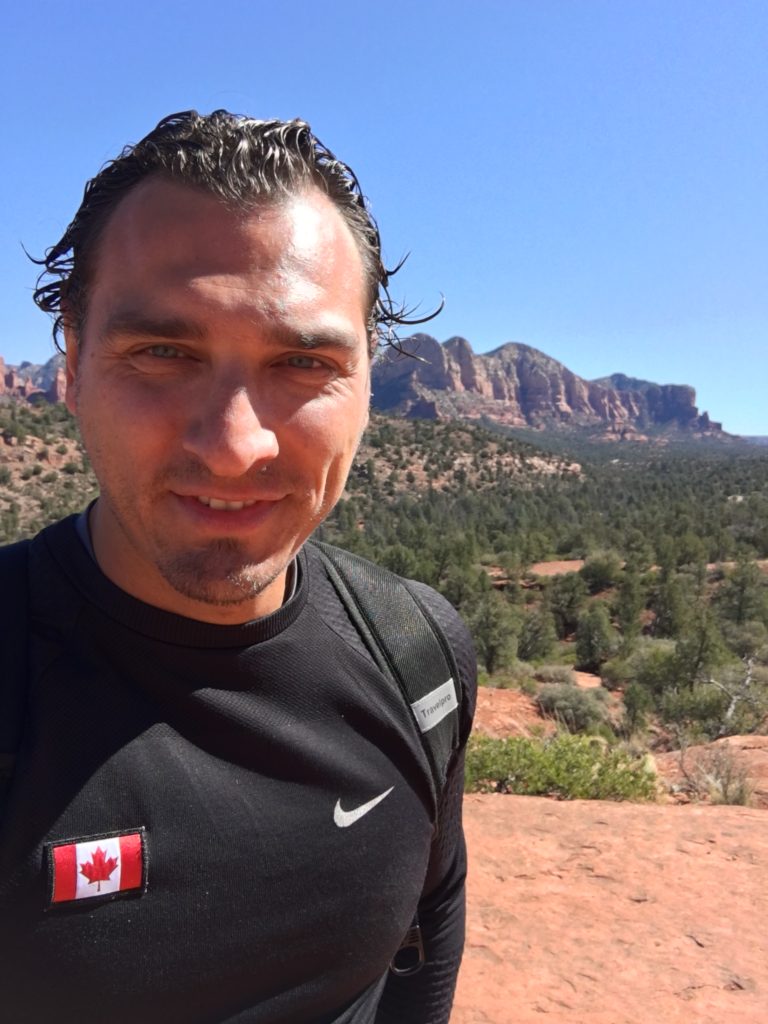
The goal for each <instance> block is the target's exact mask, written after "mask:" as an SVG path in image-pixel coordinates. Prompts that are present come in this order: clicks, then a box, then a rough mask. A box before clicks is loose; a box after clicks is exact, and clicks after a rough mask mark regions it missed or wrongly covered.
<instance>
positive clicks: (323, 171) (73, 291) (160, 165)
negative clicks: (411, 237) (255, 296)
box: [33, 110, 442, 350]
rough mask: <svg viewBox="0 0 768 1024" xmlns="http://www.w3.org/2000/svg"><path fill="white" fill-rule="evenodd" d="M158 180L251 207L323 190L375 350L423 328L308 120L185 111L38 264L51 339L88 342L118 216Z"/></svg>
mask: <svg viewBox="0 0 768 1024" xmlns="http://www.w3.org/2000/svg"><path fill="white" fill-rule="evenodd" d="M152 175H156V176H158V177H164V178H167V179H170V180H171V181H177V182H180V183H184V184H189V185H193V186H196V187H198V188H202V189H204V190H205V191H206V192H208V193H210V194H212V195H214V196H218V197H219V198H220V199H221V200H222V201H223V202H226V203H232V204H238V205H243V206H246V207H247V206H248V205H249V204H250V203H252V202H254V201H258V200H261V199H265V198H266V199H275V200H279V199H280V198H282V197H284V196H287V195H295V194H296V193H299V192H301V191H302V190H303V189H304V188H306V187H307V186H309V185H316V186H317V187H318V188H320V189H322V190H323V191H324V192H325V193H326V195H327V196H328V197H329V199H330V200H331V201H332V202H333V203H334V204H335V206H336V208H337V209H338V211H339V213H340V214H341V215H342V217H343V218H344V220H345V221H346V223H347V226H348V227H349V229H350V231H351V232H352V235H353V237H354V239H355V242H356V244H357V247H358V250H359V252H360V256H361V258H362V261H363V269H364V272H365V277H366V281H367V321H368V327H369V332H370V336H371V346H372V348H373V347H374V346H375V344H376V343H377V342H378V341H382V342H385V343H388V344H390V345H392V346H393V347H395V348H399V347H400V340H399V338H398V335H397V328H398V327H401V326H412V325H414V324H419V323H425V322H426V321H427V320H430V319H432V317H433V316H436V315H437V313H438V312H439V311H440V309H441V308H442V303H441V304H440V307H439V308H438V309H437V310H436V311H435V312H433V313H430V314H429V315H428V316H422V317H418V318H417V317H414V316H413V312H414V311H413V310H409V309H406V308H405V307H404V306H401V305H397V304H396V303H395V302H393V300H392V298H391V296H390V293H389V281H390V278H391V277H392V275H393V274H394V273H396V272H397V271H398V270H399V269H400V267H401V266H402V264H403V261H402V260H401V261H400V263H398V264H397V266H395V267H394V268H393V269H391V270H387V268H386V267H385V266H384V264H383V262H382V256H381V238H380V236H379V229H378V227H377V225H376V221H375V220H374V218H373V216H372V214H371V212H370V210H369V209H368V204H367V202H366V199H365V196H364V195H363V193H362V190H361V188H360V183H359V182H358V180H357V176H356V175H355V173H354V171H353V170H352V169H351V168H350V167H349V166H348V165H347V164H345V163H342V161H341V160H339V159H337V158H336V156H334V154H333V153H332V152H331V151H330V150H329V149H328V148H327V147H326V146H324V145H323V144H322V142H320V140H319V139H318V138H317V137H316V136H315V135H314V134H313V133H312V130H311V129H310V127H309V125H308V124H306V122H304V121H300V120H293V121H276V120H272V121H258V120H255V119H254V118H251V117H242V116H239V115H236V114H231V113H230V112H229V111H227V110H215V111H213V113H211V114H199V113H198V112H197V111H196V110H187V111H184V112H182V113H178V114H171V115H169V116H168V117H164V118H163V119H162V121H160V122H159V123H158V125H157V127H156V128H154V129H153V130H152V131H151V132H150V133H149V134H148V135H147V136H145V138H143V139H142V140H141V141H140V142H137V143H136V144H135V145H131V146H126V147H125V149H123V151H122V152H121V153H120V155H119V156H118V157H117V158H116V159H114V160H110V161H109V162H108V163H107V164H105V165H104V167H103V168H102V169H101V170H100V171H99V173H98V174H97V175H96V177H94V178H92V179H91V180H90V181H89V182H88V183H87V184H86V186H85V193H84V195H83V201H82V203H81V204H80V208H79V209H78V211H77V213H76V214H75V216H74V219H73V220H72V222H71V224H70V225H69V227H68V228H67V230H66V231H65V232H64V234H63V236H62V237H61V239H60V240H59V241H58V242H57V243H56V244H55V245H53V246H52V247H51V248H50V249H48V250H47V251H46V253H45V256H44V257H43V258H42V259H39V260H33V262H35V263H37V264H38V266H41V267H42V268H43V270H42V271H41V273H40V276H39V277H38V280H37V288H36V290H35V293H34V301H35V303H36V304H37V305H38V306H39V307H40V309H42V310H43V311H44V312H45V313H49V314H50V315H51V316H52V317H53V340H54V344H55V345H56V347H57V348H58V349H59V350H61V345H60V338H61V333H62V328H63V326H64V324H65V323H66V325H67V326H70V325H71V326H72V327H74V329H75V330H76V332H77V333H78V334H81V332H82V328H83V325H84V323H85V317H86V312H87V305H88V284H89V281H90V279H91V277H92V275H93V269H94V260H95V252H96V250H97V248H98V242H99V238H100V236H101V234H102V232H103V231H104V228H105V226H106V224H107V223H108V221H109V218H110V216H111V215H112V213H113V211H114V209H115V207H116V206H117V204H118V203H119V202H120V200H121V199H122V198H123V197H124V196H125V195H126V193H127V192H129V191H130V189H132V188H133V187H134V186H135V185H137V184H138V183H139V182H141V181H143V180H144V179H146V178H148V177H150V176H152Z"/></svg>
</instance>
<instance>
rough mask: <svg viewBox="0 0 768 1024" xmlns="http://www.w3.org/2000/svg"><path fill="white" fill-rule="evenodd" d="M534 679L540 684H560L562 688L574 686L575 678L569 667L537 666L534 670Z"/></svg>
mask: <svg viewBox="0 0 768 1024" xmlns="http://www.w3.org/2000/svg"><path fill="white" fill-rule="evenodd" d="M534 678H536V679H538V681H539V682H540V683H560V684H561V685H563V686H574V685H575V684H576V677H575V676H574V674H573V669H572V668H571V666H570V665H539V667H538V668H537V669H535V670H534Z"/></svg>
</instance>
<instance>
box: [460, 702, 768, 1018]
mask: <svg viewBox="0 0 768 1024" xmlns="http://www.w3.org/2000/svg"><path fill="white" fill-rule="evenodd" d="M477 721H478V727H479V728H480V729H482V730H483V731H486V732H488V733H491V734H493V735H499V736H501V735H510V734H516V735H521V734H523V735H530V734H531V732H532V731H535V730H536V729H537V728H538V727H540V719H539V718H538V716H537V715H536V711H535V707H534V706H533V702H532V701H531V700H530V698H527V697H525V696H524V695H523V694H520V693H518V692H516V691H513V690H507V691H502V690H485V689H481V691H480V700H479V707H478V718H477ZM736 740H738V741H739V743H736ZM741 740H744V741H745V742H744V743H743V744H741V742H740V741H741ZM763 740H766V738H765V737H740V738H733V742H734V745H735V746H736V747H737V751H736V752H737V753H738V754H739V755H740V756H741V755H742V754H743V756H744V757H746V758H749V759H750V760H748V762H746V763H748V765H749V767H750V778H757V779H758V786H757V788H759V785H762V783H761V782H760V781H759V772H758V774H757V775H755V772H754V770H753V768H754V763H755V762H756V763H757V764H758V765H760V764H764V763H765V761H768V740H766V742H765V743H763ZM746 741H748V742H746ZM744 748H748V749H744ZM695 753H696V752H695V751H693V750H691V751H689V752H688V754H687V755H686V757H687V758H688V757H689V756H692V755H694V754H695ZM663 757H670V758H672V759H673V760H674V755H663V756H662V758H663ZM657 760H661V759H657ZM678 760H679V758H678ZM659 767H660V768H661V767H663V766H662V765H661V764H660V765H659ZM664 770H665V771H666V770H667V769H666V768H665V769H664ZM669 771H670V778H672V777H673V776H674V772H673V771H672V769H671V768H670V769H669ZM767 781H768V780H767ZM465 821H466V831H467V841H468V845H469V853H470V872H469V881H468V893H469V908H468V938H467V947H466V952H465V958H464V963H463V965H462V969H461V974H460V976H459V985H458V991H457V995H456V1004H455V1009H454V1012H453V1015H452V1018H451V1022H452V1024H542V1022H543V1021H545V1020H551V1021H553V1022H557V1024H737V1022H738V1024H745V1022H749V1024H765V1022H768V814H766V813H765V811H764V810H760V809H759V808H744V807H724V806H707V805H701V804H688V805H684V806H678V805H675V804H669V803H667V804H654V805H641V804H616V803H599V802H590V801H573V802H556V801H552V800H545V799H542V798H537V797H512V796H501V795H493V796H480V795H474V794H473V795H469V796H467V797H466V800H465Z"/></svg>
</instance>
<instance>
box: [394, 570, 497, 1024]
mask: <svg viewBox="0 0 768 1024" xmlns="http://www.w3.org/2000/svg"><path fill="white" fill-rule="evenodd" d="M413 586H414V589H417V592H418V596H419V598H420V599H421V600H422V601H423V602H424V604H426V605H427V606H428V607H429V609H430V611H431V612H432V614H433V615H434V617H435V618H436V620H437V621H438V623H439V625H440V626H441V627H442V629H443V632H444V633H445V634H446V636H447V637H448V638H449V639H450V641H451V647H452V649H453V653H454V657H455V659H456V664H457V667H458V670H459V676H460V680H459V681H458V682H459V683H460V685H461V690H462V698H461V700H462V705H461V729H460V736H461V745H460V749H459V750H458V751H457V752H456V755H455V756H454V759H453V763H452V765H451V767H450V770H449V773H448V778H447V781H446V785H445V788H444V790H443V793H442V798H441V801H440V806H439V812H438V829H437V833H436V835H435V839H434V841H433V844H432V854H431V857H430V862H429V868H428V871H427V877H426V881H425V884H424V890H423V893H422V897H421V900H420V902H419V908H418V915H419V924H420V926H421V933H422V939H423V942H424V953H425V963H424V966H423V967H422V968H421V970H420V971H418V972H417V973H416V974H413V975H410V976H405V977H403V976H398V975H394V974H392V973H391V972H390V974H389V976H388V978H387V981H386V985H385V988H384V993H383V995H382V998H381V1002H380V1004H379V1010H378V1013H377V1016H376V1024H448V1020H449V1018H450V1014H451V1006H452V1005H453V995H454V991H455V988H456V978H457V975H458V971H459V965H460V963H461V955H462V951H463V948H464V919H465V914H464V910H465V879H466V872H467V857H466V847H465V843H464V831H463V828H462V820H461V809H462V800H463V795H464V748H465V746H466V742H467V739H468V737H469V733H470V730H471V728H472V716H473V714H474V708H475V696H476V687H477V662H476V659H475V653H474V649H473V647H472V641H471V638H470V636H469V632H468V630H467V628H466V626H465V625H464V623H463V622H462V621H461V619H460V618H459V616H458V615H457V613H456V612H455V610H454V609H453V608H452V607H451V606H450V605H449V604H448V603H447V602H446V601H445V600H444V599H443V598H442V597H440V595H438V594H436V593H435V592H434V591H432V590H430V589H429V588H428V587H424V586H423V585H413Z"/></svg>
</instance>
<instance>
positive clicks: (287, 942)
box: [0, 517, 474, 1024]
mask: <svg viewBox="0 0 768 1024" xmlns="http://www.w3.org/2000/svg"><path fill="white" fill-rule="evenodd" d="M297 570H298V574H299V581H298V586H297V589H296V593H295V595H294V596H293V597H292V598H291V599H290V600H289V601H288V602H287V603H286V604H285V605H283V607H282V608H280V609H278V610H277V611H276V612H274V613H273V614H272V615H269V616H267V617H265V618H263V619H259V620H256V621H253V622H250V623H246V624H245V625H242V626H216V625H211V624H207V623H202V622H197V621H193V620H190V619H186V618H183V617H181V616H176V615H173V614H170V613H168V612H163V611H160V610H158V609H156V608H153V607H151V606H149V605H146V604H143V603H142V602H140V601H137V600H136V599H134V598H132V597H130V596H129V595H128V594H126V593H125V592H124V591H122V590H120V589H119V588H117V587H115V586H114V585H113V584H112V583H111V582H110V581H109V580H108V579H107V578H106V577H105V576H104V575H103V574H102V573H101V571H100V570H99V569H98V566H96V565H95V563H94V562H93V561H92V559H91V558H90V557H89V555H88V554H87V552H86V551H85V549H84V548H83V545H82V544H81V542H80V540H79V539H78V537H77V534H76V530H75V525H74V517H73V518H70V519H67V520H64V521H63V522H61V523H58V524H56V525H54V526H53V527H49V528H48V529H47V530H45V531H43V533H41V534H40V535H39V536H38V537H37V538H36V539H35V541H34V542H33V544H32V547H31V552H30V575H31V594H30V603H31V626H30V628H31V637H32V642H31V655H30V656H31V681H30V686H29V694H28V698H29V708H28V713H27V723H26V726H25V733H24V738H23V743H22V748H21V750H20V752H19V757H18V760H17V768H16V773H15V777H14V782H13V785H12V789H11V793H10V797H9V802H8V805H7V809H6V817H5V820H4V823H3V830H2V837H1V838H0V1018H1V1019H2V1020H3V1021H8V1022H9V1024H44V1022H45V1024H47V1022H49V1021H52V1020H59V1021H65V1022H67V1024H69V1022H70V1021H96V1022H99V1024H101V1022H109V1024H122V1022H126V1024H127V1022H131V1024H135V1022H136V1021H142V1022H143V1024H154V1022H158V1024H159V1022H162V1024H176V1022H178V1024H223V1022H227V1024H236V1022H237V1024H246V1022H248V1024H251V1022H253V1024H256V1022H258V1024H303V1022H311V1024H373V1022H374V1021H375V1022H376V1024H382V1022H389V1021H391V1022H397V1024H410V1022H413V1024H445V1022H447V1021H448V1017H449V1014H450V1005H451V1001H452V996H453V989H454V985H455V976H456V972H457V970H458V964H459V960H460V957H461V949H462V946H463V937H464V877H465V869H466V861H465V851H464V843H463V835H462V830H461V797H462V774H463V772H462V767H463V766H462V761H463V757H461V756H459V757H458V758H457V759H456V763H455V764H454V765H453V767H452V770H451V772H450V774H449V780H448V784H447V786H446V789H445V791H444V793H443V796H442V800H441V805H440V807H439V808H437V809H436V808H435V807H434V806H433V800H432V798H431V795H430V784H429V779H430V775H429V768H428V765H427V762H426V758H425V754H424V751H423V748H422V746H421V743H420V740H419V737H418V734H417V732H416V729H415V725H414V723H413V721H412V720H411V718H410V714H409V712H408V710H407V708H406V707H405V704H404V702H403V698H402V697H401V696H400V695H399V694H398V693H396V692H395V691H394V689H393V687H392V686H391V684H389V683H387V682H386V681H385V680H384V678H383V677H382V676H381V675H380V673H379V672H378V670H377V669H376V668H375V666H374V665H373V663H372V661H371V659H370V657H369V655H368V653H367V651H366V649H365V647H364V646H363V644H362V642H361V641H360V639H359V637H358V636H357V633H356V631H355V629H354V627H353V625H352V624H351V622H350V621H349V619H348V617H347V615H346V612H345V611H344V609H343V607H342V605H341V603H340V602H339V600H338V599H337V597H336V594H335V591H334V590H333V588H332V586H331V584H330V582H329V581H328V579H327V578H326V576H325V572H324V569H323V566H322V563H321V561H320V559H319V558H318V556H317V554H316V553H315V552H314V551H313V550H312V548H311V546H310V547H307V548H306V549H305V550H303V551H302V552H301V553H300V555H299V557H298V560H297ZM419 596H420V597H421V598H422V600H424V601H425V603H427V604H428V605H429V607H430V609H431V610H432V612H433V614H434V615H435V616H436V617H437V618H438V620H439V621H440V623H441V625H442V626H443V628H444V629H445V631H446V633H447V635H448V636H449V637H451V638H452V639H453V648H454V653H455V656H456V660H457V663H458V666H459V671H460V675H461V682H462V687H463V690H464V696H463V700H462V706H461V716H462V721H461V735H462V739H463V742H465V741H466V738H467V735H468V733H469V729H470V725H471V714H472V710H473V706H474V657H473V652H472V646H471V642H470V640H469V637H468V634H467V632H466V629H465V628H464V626H463V625H462V623H461V621H460V620H459V618H458V616H457V615H456V613H455V612H454V611H453V609H452V608H451V607H450V606H449V605H448V604H447V603H446V602H445V601H444V600H443V599H442V598H441V597H440V596H439V595H437V594H435V593H434V591H431V590H429V588H427V587H423V586H421V585H419ZM454 713H455V712H454ZM382 794H386V795H383V796H382ZM376 797H380V798H381V799H379V801H378V802H377V803H376V804H375V805H374V806H371V808H370V809H368V810H367V811H365V813H363V814H361V815H360V816H359V817H358V818H356V819H355V820H354V821H353V822H352V823H351V824H349V825H347V826H346V827H339V826H338V824H336V822H335V820H334V809H335V808H336V805H337V803H338V804H340V806H341V807H342V808H344V809H345V812H346V813H347V815H349V812H350V811H351V810H354V809H356V808H361V807H362V806H363V805H364V804H367V803H368V802H370V801H372V800H373V799H374V798H376ZM436 810H437V820H438V822H439V826H438V828H437V830H435V829H434V827H433V823H434V820H435V813H436ZM347 820H349V818H347ZM120 834H122V835H123V836H124V837H125V838H126V841H127V842H129V843H134V844H137V843H138V844H140V846H141V852H142V856H141V858H139V860H136V859H135V857H134V861H133V862H132V863H133V867H132V868H130V869H129V868H128V867H121V868H120V871H122V872H123V874H122V876H120V872H119V871H118V870H116V865H117V864H118V862H119V861H120V860H121V859H122V860H123V861H125V864H128V863H129V860H128V847H126V848H125V849H124V848H123V847H120V852H123V853H125V854H126V856H125V857H123V858H121V857H120V856H119V855H117V854H116V855H115V856H114V857H110V856H109V853H110V851H112V852H114V851H115V850H116V849H117V848H116V847H114V846H112V847H109V846H107V843H106V839H105V840H104V841H102V840H99V842H100V843H101V846H99V849H98V850H97V851H96V853H94V852H93V846H92V845H91V846H90V847H88V851H89V853H88V855H86V854H83V853H82V851H83V849H84V847H82V846H80V847H78V846H76V845H75V844H77V843H79V842H81V841H90V840H91V839H92V838H93V837H97V838H98V837H106V838H109V839H111V840H112V842H113V844H114V842H116V841H117V840H116V839H115V837H116V836H119V835H120ZM98 845H99V844H97V846H98ZM137 848H138V847H136V846H135V845H134V847H133V850H134V854H135V852H136V849H137ZM65 855H66V856H65ZM67 856H68V857H69V861H67V860H66V857H67ZM57 857H59V859H58V860H57V859H56V858H57ZM99 857H100V858H101V860H99ZM61 858H63V859H61ZM70 862H71V864H70ZM65 864H70V867H71V879H70V875H68V874H67V872H66V871H65V869H64V866H62V865H65ZM57 871H58V874H56V872H57ZM131 872H133V874H131ZM75 875H77V878H78V879H79V882H78V885H79V887H80V889H81V890H85V892H86V898H83V899H71V898H69V897H70V896H71V895H72V894H71V893H70V894H68V892H67V891H66V890H67V884H69V883H68V882H67V879H70V880H73V879H74V878H75ZM118 877H122V878H123V882H122V883H121V884H129V883H130V885H131V886H132V887H131V888H128V889H126V890H124V891H117V892H114V893H111V894H109V895H106V894H104V895H100V894H99V891H100V889H101V885H102V880H103V879H112V880H113V881H114V879H115V878H118ZM91 879H92V881H91ZM126 879H127V880H128V882H126ZM65 883H66V884H65ZM72 884H73V885H74V881H72ZM94 886H96V889H97V895H95V896H94V895H93V887H94ZM104 888H105V889H108V888H109V885H108V883H107V882H104ZM417 904H418V908H419V917H420V922H421V926H422V931H423V934H424V941H425V946H426V955H427V964H426V966H425V968H424V969H423V970H422V971H421V972H419V973H418V974H416V975H414V976H412V977H409V978H398V977H395V976H394V975H393V974H391V972H388V970H387V968H388V964H389V962H390V960H391V958H392V956H393V954H394V953H395V951H396V950H397V948H398V946H399V945H400V942H401V940H402V938H403V936H404V934H405V932H406V931H407V929H408V927H409V925H410V924H411V921H412V918H413V914H414V909H415V908H416V906H417Z"/></svg>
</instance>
